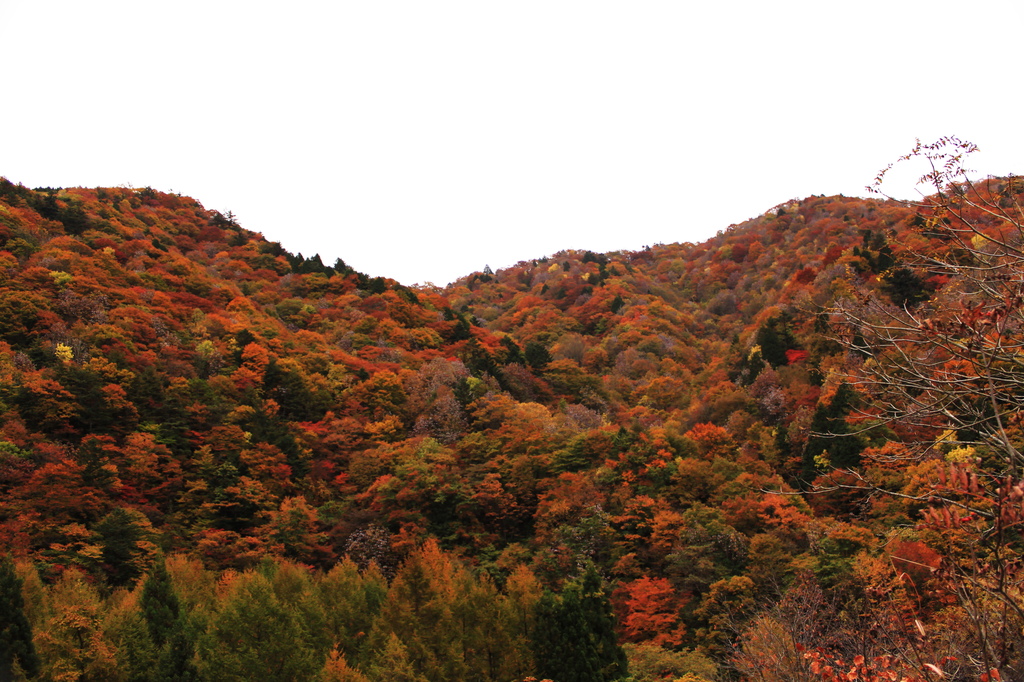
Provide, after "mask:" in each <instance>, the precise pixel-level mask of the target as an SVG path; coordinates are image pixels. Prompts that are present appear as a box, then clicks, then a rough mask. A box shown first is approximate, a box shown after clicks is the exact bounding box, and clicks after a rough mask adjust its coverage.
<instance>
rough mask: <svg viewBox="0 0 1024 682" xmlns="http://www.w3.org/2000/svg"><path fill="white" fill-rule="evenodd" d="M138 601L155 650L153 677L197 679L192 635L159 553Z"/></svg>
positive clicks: (168, 679)
mask: <svg viewBox="0 0 1024 682" xmlns="http://www.w3.org/2000/svg"><path fill="white" fill-rule="evenodd" d="M139 603H140V606H141V607H142V615H143V617H144V618H145V620H146V625H147V627H148V629H149V634H150V637H151V638H152V640H153V643H154V644H155V645H156V647H157V650H158V651H159V657H158V661H157V665H156V669H155V670H154V675H153V679H154V680H158V681H159V682H164V681H167V682H170V681H171V680H182V681H183V682H184V681H188V680H198V679H199V673H198V671H197V670H196V669H195V666H194V665H193V664H192V657H193V654H194V653H195V637H194V635H193V633H192V632H191V630H192V628H191V624H190V622H189V618H188V615H187V614H186V613H185V612H184V610H183V609H182V608H181V603H180V601H179V599H178V595H177V592H175V590H174V584H173V583H172V582H171V576H170V574H169V573H168V572H167V564H166V563H165V562H164V559H163V557H160V558H159V559H158V560H157V561H156V563H155V564H154V565H153V569H152V571H151V572H150V574H149V577H148V578H146V582H145V583H143V585H142V595H141V596H140V598H139Z"/></svg>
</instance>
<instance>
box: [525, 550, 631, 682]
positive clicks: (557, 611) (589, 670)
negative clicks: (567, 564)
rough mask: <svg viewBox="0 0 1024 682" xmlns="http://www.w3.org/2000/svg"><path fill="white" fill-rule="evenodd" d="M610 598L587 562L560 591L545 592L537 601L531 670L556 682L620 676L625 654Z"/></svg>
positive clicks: (623, 673) (594, 681)
mask: <svg viewBox="0 0 1024 682" xmlns="http://www.w3.org/2000/svg"><path fill="white" fill-rule="evenodd" d="M614 625H615V620H614V617H613V616H612V609H611V602H610V600H609V599H608V596H607V594H606V593H605V591H604V588H603V586H602V582H601V578H600V576H599V575H598V574H597V570H596V569H595V568H594V566H593V565H592V564H591V565H589V566H588V567H587V570H586V572H585V573H584V574H583V576H582V577H581V578H580V579H577V580H575V581H572V582H570V583H567V584H566V585H565V586H564V587H563V589H562V591H561V593H560V594H558V595H556V594H554V593H551V592H545V594H544V596H543V597H542V598H541V600H540V603H539V604H538V605H537V625H536V629H535V630H534V635H533V652H534V657H535V659H536V662H537V674H538V675H539V676H541V677H545V678H550V679H553V680H558V682H597V681H600V680H607V681H611V680H620V679H623V678H624V677H625V676H626V673H627V661H626V655H625V653H624V652H623V650H622V648H621V647H620V646H619V645H618V643H617V642H616V638H615V632H614Z"/></svg>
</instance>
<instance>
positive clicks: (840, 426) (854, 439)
mask: <svg viewBox="0 0 1024 682" xmlns="http://www.w3.org/2000/svg"><path fill="white" fill-rule="evenodd" d="M856 397H857V394H856V392H855V391H854V390H853V388H852V387H851V386H850V385H849V384H847V383H845V382H844V383H842V384H840V386H839V388H838V389H836V393H835V395H834V396H833V397H832V401H831V402H830V403H829V404H828V405H825V404H824V403H822V404H820V405H818V408H817V409H816V410H815V411H814V417H813V418H812V419H811V436H810V437H809V438H808V439H807V445H805V446H804V455H803V474H804V478H805V480H807V481H811V480H812V479H813V478H814V476H815V474H816V472H817V470H818V469H819V468H821V467H822V466H823V465H824V466H829V467H834V468H837V469H848V468H850V467H855V466H857V465H858V464H860V453H861V451H862V450H863V449H864V441H863V440H862V439H861V438H859V437H858V436H856V435H853V434H850V433H849V427H848V426H847V424H846V416H847V415H848V414H849V413H850V410H852V409H853V406H854V399H855V398H856ZM823 455H824V456H827V458H828V461H827V463H826V462H822V461H821V458H822V456H823Z"/></svg>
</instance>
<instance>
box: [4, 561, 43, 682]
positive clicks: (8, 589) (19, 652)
mask: <svg viewBox="0 0 1024 682" xmlns="http://www.w3.org/2000/svg"><path fill="white" fill-rule="evenodd" d="M21 582H22V581H21V579H20V578H19V577H18V574H17V573H15V571H14V562H13V561H12V560H11V558H10V557H9V556H5V557H4V558H3V559H2V560H0V682H8V680H13V679H14V670H15V664H16V663H17V666H18V667H20V668H21V670H22V671H23V672H24V673H25V674H26V675H28V676H29V677H33V676H34V675H35V674H36V672H37V671H38V668H39V660H38V658H37V657H36V650H35V647H34V646H33V644H32V626H31V625H29V622H28V618H27V617H26V616H25V604H24V600H23V598H22V595H21Z"/></svg>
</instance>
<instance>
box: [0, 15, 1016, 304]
mask: <svg viewBox="0 0 1024 682" xmlns="http://www.w3.org/2000/svg"><path fill="white" fill-rule="evenodd" d="M974 7H978V8H980V9H976V10H975V9H971V6H970V5H969V4H968V3H965V2H963V1H962V0H958V1H957V2H948V1H945V0H928V1H918V0H886V1H877V0H858V2H831V1H829V0H814V1H807V2H800V1H794V0H776V1H774V2H768V1H767V0H758V1H750V0H734V1H733V2H729V3H724V2H718V3H716V2H714V1H713V0H711V1H709V0H701V2H693V1H688V0H675V1H661V0H633V1H632V2H625V1H622V2H607V1H602V0H587V1H579V2H575V1H574V2H569V1H564V0H537V1H534V0H515V1H514V2H512V1H505V2H496V1H491V0H465V1H461V2H456V1H452V0H359V1H358V2H355V1H351V0H336V1H332V2H314V1H312V0H291V1H290V2H287V3H284V2H274V3H271V2H260V1H258V0H245V1H237V2H236V1H233V0H177V1H176V2H146V1H140V0H90V1H89V2H85V1H83V0H47V1H46V2H42V1H40V0H0V63H2V64H3V76H2V79H0V93H2V96H0V126H2V130H3V142H2V144H0V175H4V176H6V177H7V178H8V179H10V180H12V181H14V182H21V183H23V184H25V185H27V186H29V187H36V186H64V187H69V186H89V187H93V186H117V185H132V186H135V187H144V186H147V185H149V186H152V187H154V188H156V189H159V190H164V191H170V190H173V191H176V192H180V193H182V194H186V195H189V196H192V197H194V198H196V199H198V200H199V201H200V202H202V203H203V205H204V206H206V207H207V208H211V209H218V210H221V211H224V212H226V211H228V210H231V211H234V213H235V214H236V215H237V216H238V219H239V221H240V222H241V224H242V225H243V226H244V227H246V228H248V229H251V230H256V231H259V232H262V233H263V234H264V235H266V236H267V237H268V238H270V239H274V240H278V241H280V242H282V244H283V245H284V246H285V247H286V248H287V249H289V250H290V251H293V252H302V253H303V254H305V255H307V256H309V255H312V254H313V253H316V252H319V253H320V255H321V257H322V258H323V260H324V262H325V263H332V262H333V261H334V259H335V258H337V257H341V258H343V259H345V261H346V262H347V263H348V264H349V265H351V266H353V267H355V268H356V269H358V270H361V271H364V272H366V273H368V274H370V275H384V276H388V277H393V278H395V279H397V280H399V281H401V282H403V283H406V284H412V283H415V282H427V281H431V282H434V283H436V284H439V285H443V284H445V283H447V282H449V281H451V280H454V279H455V278H457V277H460V276H462V275H466V274H469V273H471V272H473V271H475V270H480V269H482V268H483V267H484V265H485V264H489V265H490V266H491V267H492V268H494V269H498V268H500V267H504V266H507V265H511V264H513V263H515V262H517V261H519V260H525V259H530V258H536V257H540V256H543V255H547V254H550V253H553V252H555V251H558V250H560V249H564V248H576V249H590V250H593V251H609V250H615V249H637V248H641V247H642V246H643V245H645V244H654V243H657V242H665V243H669V242H676V241H701V240H703V239H706V238H707V237H709V236H711V235H713V234H714V233H715V232H717V231H718V230H720V229H723V228H725V227H727V226H728V225H729V224H731V223H737V222H741V221H743V220H746V219H747V218H751V217H753V216H756V215H758V214H760V213H763V212H764V211H765V210H767V209H768V208H770V207H772V206H774V205H776V204H779V203H782V202H784V201H786V200H788V199H791V198H795V197H804V196H807V195H810V194H836V193H845V194H847V195H863V194H864V190H863V188H864V186H865V185H866V184H868V183H869V182H871V180H872V179H873V178H874V175H875V173H876V171H877V170H878V169H879V168H880V167H882V166H884V165H885V164H886V163H888V162H890V161H892V160H893V159H894V158H895V157H897V156H899V155H900V154H902V153H904V152H906V151H908V150H909V149H910V147H911V146H912V145H913V142H914V138H915V137H920V138H921V139H922V140H924V141H931V140H933V139H935V138H936V137H938V136H940V135H949V134H954V135H958V136H960V137H962V138H965V139H969V140H972V141H974V142H975V143H977V144H978V145H979V146H980V147H981V148H982V153H981V154H979V155H978V156H977V157H976V158H975V160H974V162H973V163H972V165H973V167H974V168H976V169H977V170H979V171H980V172H981V174H982V175H985V174H993V175H1002V174H1006V173H1010V172H1018V173H1024V132H1022V131H1024V126H1022V124H1021V109H1022V107H1021V105H1022V104H1024V95H1022V91H1021V76H1020V73H1019V70H1020V68H1021V60H1020V56H1021V53H1020V34H1021V31H1022V29H1024V2H1021V1H1020V0H1013V1H1001V0H990V1H989V2H986V3H983V4H977V5H974ZM896 191H897V193H898V194H902V195H904V196H909V193H908V191H900V190H896Z"/></svg>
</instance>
